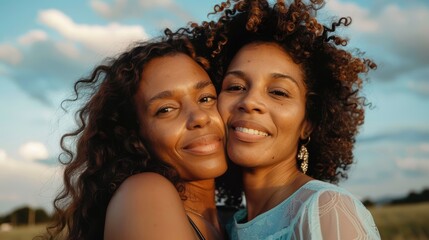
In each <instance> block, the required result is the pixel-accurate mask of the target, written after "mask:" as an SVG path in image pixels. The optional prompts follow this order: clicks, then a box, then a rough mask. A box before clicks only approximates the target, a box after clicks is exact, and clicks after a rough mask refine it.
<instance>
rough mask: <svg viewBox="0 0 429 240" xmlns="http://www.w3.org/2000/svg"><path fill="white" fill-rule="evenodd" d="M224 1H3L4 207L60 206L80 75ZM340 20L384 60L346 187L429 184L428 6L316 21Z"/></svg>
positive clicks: (346, 6)
mask: <svg viewBox="0 0 429 240" xmlns="http://www.w3.org/2000/svg"><path fill="white" fill-rule="evenodd" d="M215 3H218V1H213V0H206V1H201V0H128V1H127V0H110V1H101V0H87V1H82V0H77V1H54V0H38V1H15V0H3V1H2V2H1V3H0V214H3V213H6V212H8V211H10V210H12V209H13V208H15V207H19V206H22V205H25V204H28V205H31V206H34V207H43V208H45V209H47V210H49V211H50V210H51V209H52V208H51V202H52V199H53V197H54V196H55V193H56V192H57V191H58V189H59V187H60V184H61V168H60V167H59V165H58V164H57V160H56V157H57V156H58V154H59V153H60V151H59V138H60V136H61V134H63V133H64V132H66V131H67V130H70V129H71V128H72V127H73V120H72V116H70V114H65V113H64V112H63V111H62V110H61V109H60V108H59V104H60V102H61V100H63V99H65V98H66V97H68V96H71V93H72V92H71V90H72V84H73V82H74V81H75V80H77V79H78V78H80V77H82V76H86V75H87V74H89V72H90V71H91V69H92V68H93V67H94V66H95V65H96V64H97V63H100V62H101V61H102V60H103V59H104V58H105V57H108V56H113V55H115V54H117V53H118V52H120V51H121V50H123V49H124V48H125V47H126V46H127V45H128V44H129V43H131V42H132V41H135V40H142V39H149V38H151V37H154V36H158V35H159V34H161V32H162V29H163V28H165V27H170V28H172V29H175V28H177V27H180V26H183V25H185V24H186V23H187V22H189V21H202V20H207V13H208V12H210V11H211V10H212V9H213V5H214V4H215ZM332 15H333V16H351V17H352V18H353V24H352V25H351V27H350V28H349V29H347V30H342V31H343V34H344V35H346V36H348V37H350V38H351V41H350V45H349V48H351V49H353V48H359V49H361V50H362V51H364V52H366V56H367V57H369V58H372V59H373V60H375V61H376V62H377V63H378V65H379V68H378V70H377V71H375V72H372V73H370V74H369V76H368V77H369V78H370V81H369V83H368V84H367V85H366V87H365V95H366V96H367V98H368V100H369V101H370V102H371V103H372V104H373V108H372V109H368V110H367V115H366V120H365V125H364V127H363V128H362V130H361V133H360V135H359V136H358V140H357V144H356V149H355V156H356V164H355V165H353V167H352V169H351V171H350V178H349V179H348V180H347V181H345V182H343V183H341V184H340V185H341V186H343V187H345V188H347V189H348V190H350V191H351V192H353V193H354V194H355V195H357V196H358V197H360V198H361V199H363V198H366V197H369V198H373V199H377V198H382V197H386V196H399V195H403V194H406V193H408V192H409V191H412V190H413V191H421V190H422V189H423V188H424V187H429V107H428V106H429V79H428V78H429V25H428V24H427V23H428V22H429V2H427V1H425V0H411V1H407V2H406V4H405V2H404V1H400V0H393V1H392V0H372V1H369V0H365V1H362V0H359V1H357V0H347V1H346V0H329V1H327V4H326V6H325V8H324V9H323V11H321V12H320V13H319V17H320V19H321V20H322V21H326V20H329V19H331V17H332ZM310 154H311V153H310ZM310 161H311V155H310Z"/></svg>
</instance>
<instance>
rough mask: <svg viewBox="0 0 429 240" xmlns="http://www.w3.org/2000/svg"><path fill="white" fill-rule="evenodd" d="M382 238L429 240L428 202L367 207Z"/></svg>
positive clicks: (33, 229)
mask: <svg viewBox="0 0 429 240" xmlns="http://www.w3.org/2000/svg"><path fill="white" fill-rule="evenodd" d="M369 210H370V211H371V213H372V215H373V216H374V220H375V223H376V224H377V227H378V229H379V231H380V234H381V238H382V239H383V240H405V239H406V240H424V239H427V240H429V203H422V204H412V205H397V206H382V207H372V208H370V209H369ZM45 227H46V226H45V225H36V226H30V227H16V228H14V229H12V230H10V231H7V232H0V240H31V239H32V238H33V237H34V236H36V235H38V234H40V233H43V232H44V231H45Z"/></svg>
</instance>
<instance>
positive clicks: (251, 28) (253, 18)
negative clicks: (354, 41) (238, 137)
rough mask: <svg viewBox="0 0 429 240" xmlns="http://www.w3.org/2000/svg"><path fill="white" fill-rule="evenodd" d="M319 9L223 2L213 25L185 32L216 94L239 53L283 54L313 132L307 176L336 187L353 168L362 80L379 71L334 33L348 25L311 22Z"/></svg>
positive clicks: (249, 0) (262, 1)
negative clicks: (257, 47)
mask: <svg viewBox="0 0 429 240" xmlns="http://www.w3.org/2000/svg"><path fill="white" fill-rule="evenodd" d="M323 5H324V1H323V0H310V1H308V2H304V1H300V0H295V1H290V2H287V3H286V2H285V1H282V0H278V1H276V2H275V3H273V4H270V3H269V2H268V1H267V0H242V1H238V0H237V1H232V2H231V1H226V2H223V3H221V4H219V5H216V6H215V7H214V13H213V14H215V15H218V16H219V19H218V20H217V21H211V22H202V24H196V23H191V25H190V27H189V28H187V29H184V32H186V33H188V34H189V35H192V38H193V39H194V41H204V42H205V43H206V47H207V48H208V50H207V54H208V55H210V57H211V62H212V68H213V69H216V70H217V72H216V81H217V87H218V90H219V88H220V86H221V82H222V78H223V75H224V73H225V71H226V69H227V68H228V65H229V63H230V62H231V60H232V58H233V57H234V55H235V54H236V53H237V52H238V51H239V50H240V49H241V48H242V47H243V46H244V45H246V44H249V43H254V42H260V43H264V42H267V43H268V42H269V43H275V44H277V45H278V46H280V47H281V48H282V49H284V51H285V52H286V53H288V54H289V55H290V56H291V57H292V59H293V60H294V61H295V63H297V64H299V65H300V66H301V67H302V69H303V72H304V74H305V84H306V87H307V96H306V117H307V119H308V120H309V121H310V122H311V123H312V124H313V127H314V128H313V132H312V133H311V141H310V142H309V143H308V145H306V146H307V148H308V151H309V155H310V156H309V168H308V172H307V174H308V175H309V176H311V177H314V178H316V179H319V180H323V181H328V182H331V183H338V181H339V180H340V179H341V178H347V170H348V169H349V166H350V164H352V163H353V147H354V144H355V138H356V135H357V133H358V130H359V126H361V125H362V124H363V122H364V108H365V106H367V105H368V103H367V102H366V99H365V98H364V97H363V96H362V94H361V91H362V84H363V82H364V80H365V79H363V78H362V75H365V74H366V73H367V72H368V70H370V69H375V68H376V64H375V63H373V62H372V61H371V60H369V59H365V58H362V55H363V54H362V53H361V52H359V51H358V50H355V51H349V50H347V49H346V48H345V46H346V45H347V44H348V41H347V39H345V38H343V37H340V36H339V35H338V34H336V33H335V32H336V31H337V28H338V27H347V26H349V25H350V23H351V18H349V17H341V18H339V19H338V20H335V21H333V22H332V23H331V24H330V26H327V25H323V24H321V23H320V22H319V21H318V20H317V19H316V12H317V11H318V10H319V9H320V8H322V7H323ZM182 30H183V29H182ZM297 164H299V162H297ZM297 166H298V165H297ZM235 176H237V175H235ZM227 185H228V183H225V186H227Z"/></svg>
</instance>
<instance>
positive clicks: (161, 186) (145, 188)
mask: <svg viewBox="0 0 429 240" xmlns="http://www.w3.org/2000/svg"><path fill="white" fill-rule="evenodd" d="M123 194H126V195H127V197H128V196H129V194H131V195H143V196H145V195H149V196H153V195H154V194H155V195H163V194H166V195H178V192H177V190H176V188H175V187H174V185H173V183H171V182H170V181H169V180H168V179H167V178H165V177H164V176H162V175H160V174H157V173H152V172H146V173H139V174H136V175H133V176H130V177H128V178H127V179H126V180H125V181H124V182H123V183H122V184H121V186H120V187H119V188H118V190H117V192H116V193H115V196H114V197H116V196H117V195H118V196H119V197H120V196H122V195H123ZM143 196H142V197H143Z"/></svg>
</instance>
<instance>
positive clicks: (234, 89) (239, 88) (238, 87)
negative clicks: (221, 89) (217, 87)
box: [226, 84, 246, 92]
mask: <svg viewBox="0 0 429 240" xmlns="http://www.w3.org/2000/svg"><path fill="white" fill-rule="evenodd" d="M244 90H246V88H245V87H244V86H242V85H238V84H237V85H231V86H228V87H227V88H226V91H229V92H241V91H244Z"/></svg>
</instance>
